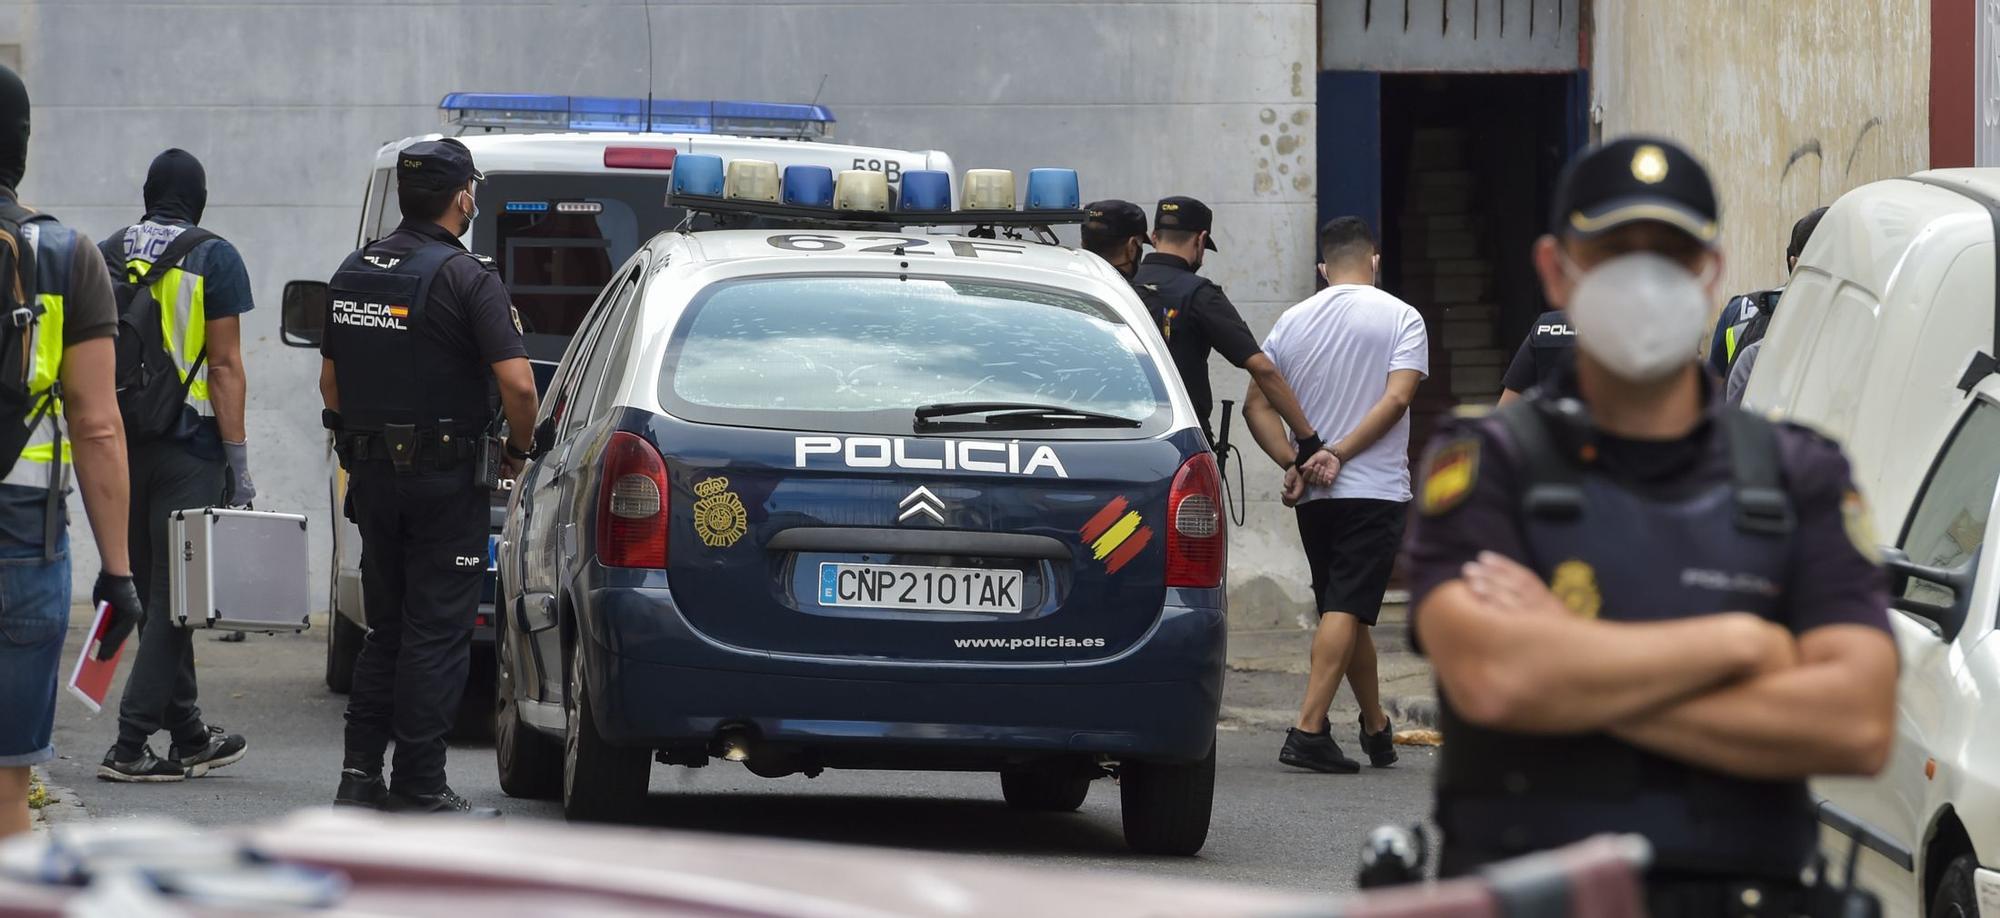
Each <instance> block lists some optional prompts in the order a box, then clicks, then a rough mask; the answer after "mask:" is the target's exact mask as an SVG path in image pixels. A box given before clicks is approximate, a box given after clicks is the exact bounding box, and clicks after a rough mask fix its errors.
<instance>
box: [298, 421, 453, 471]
mask: <svg viewBox="0 0 2000 918" xmlns="http://www.w3.org/2000/svg"><path fill="white" fill-rule="evenodd" d="M480 433H481V431H480V429H479V428H477V427H473V428H466V427H463V426H455V425H452V424H451V423H450V422H441V423H439V424H437V425H434V426H431V427H418V426H417V425H415V424H384V425H383V426H382V429H380V430H369V431H355V430H343V431H340V432H338V433H336V434H334V438H333V451H334V453H335V454H337V455H338V456H339V457H340V467H341V468H343V469H346V470H348V471H350V472H351V471H353V470H354V468H355V466H357V465H359V464H361V463H364V462H387V463H389V464H390V465H391V466H394V467H395V469H396V473H397V474H399V475H411V474H418V473H435V472H450V471H454V470H456V469H459V468H461V467H463V466H465V465H466V463H468V462H469V461H471V460H472V459H474V458H477V457H480V456H482V455H484V454H485V452H486V449H485V446H484V444H483V443H482V442H481V440H482V438H481V436H480Z"/></svg>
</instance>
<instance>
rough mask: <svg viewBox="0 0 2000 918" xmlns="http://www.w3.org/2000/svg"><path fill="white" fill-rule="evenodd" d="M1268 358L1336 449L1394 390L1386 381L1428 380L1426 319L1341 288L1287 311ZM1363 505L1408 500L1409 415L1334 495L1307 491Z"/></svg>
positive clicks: (1339, 480)
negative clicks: (1395, 377) (1398, 376)
mask: <svg viewBox="0 0 2000 918" xmlns="http://www.w3.org/2000/svg"><path fill="white" fill-rule="evenodd" d="M1264 353H1265V354H1267V355H1269V356H1270V358H1271V362H1272V363H1275V364H1277V365H1278V372H1280V373H1283V374H1284V376H1285V381H1286V382H1288V383H1290V384H1291V386H1292V391H1293V392H1296V393H1298V396H1299V407H1300V408H1302V409H1304V410H1305V413H1306V420H1309V421H1311V422H1312V424H1313V429H1314V430H1315V431H1317V432H1318V433H1319V435H1320V436H1321V437H1324V438H1325V439H1326V442H1327V445H1329V446H1331V445H1333V444H1335V443H1338V442H1340V439H1341V438H1342V437H1345V436H1347V435H1348V434H1349V433H1351V432H1352V431H1353V430H1354V428H1355V427H1356V426H1358V425H1360V423H1361V419H1362V418H1364V417H1367V415H1368V409H1370V408H1373V407H1375V403H1376V402H1379V401H1381V400H1382V395H1383V394H1384V393H1385V392H1387V391H1388V390H1389V374H1390V373H1392V372H1394V371H1396V370H1415V371H1417V372H1418V373H1420V374H1422V375H1424V376H1429V375H1430V371H1431V361H1430V343H1429V337H1428V336H1427V335H1426V334H1425V331H1424V317H1423V316H1421V315H1419V314H1418V313H1417V310H1416V309H1415V308H1414V307H1412V306H1411V305H1410V304H1408V303H1405V302H1403V301H1402V300H1399V299H1397V298H1396V297H1394V296H1392V295H1390V294H1389V293H1387V292H1385V291H1383V290H1381V289H1379V288H1376V287H1370V286H1364V285H1358V284H1341V285H1339V286H1334V287H1328V288H1326V289H1325V290H1321V291H1320V292H1318V293H1316V294H1313V296H1312V297H1311V298H1310V299H1307V300H1306V301H1305V302H1303V303H1300V304H1298V305H1297V306H1293V307H1292V308H1290V309H1287V310H1285V314H1284V315H1282V316H1279V317H1278V323H1277V324H1276V325H1273V326H1272V327H1271V334H1270V335H1268V336H1266V337H1265V338H1264ZM1329 497H1340V498H1348V497H1365V498H1373V499H1376V500H1394V501H1407V500H1409V499H1410V415H1409V412H1404V413H1403V416H1402V417H1401V418H1398V419H1397V420H1396V426H1395V427H1393V428H1390V430H1389V432H1388V433H1387V434H1384V435H1383V437H1382V439H1380V440H1377V441H1375V445H1373V446H1370V447H1369V448H1368V449H1366V450H1364V451H1362V453H1361V455H1359V456H1355V457H1353V458H1352V459H1349V460H1348V461H1347V463H1346V464H1345V465H1343V466H1342V467H1341V469H1340V475H1339V476H1338V477H1336V478H1335V479H1334V480H1333V485H1332V486H1331V487H1325V488H1310V489H1308V490H1307V491H1306V499H1307V500H1320V499H1323V498H1329Z"/></svg>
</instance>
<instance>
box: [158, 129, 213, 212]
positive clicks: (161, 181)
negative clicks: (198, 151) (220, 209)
mask: <svg viewBox="0 0 2000 918" xmlns="http://www.w3.org/2000/svg"><path fill="white" fill-rule="evenodd" d="M206 206H208V173H207V172H205V171H203V170H202V168H201V160H198V159H195V158H194V154H193V153H189V152H188V151H186V150H182V149H180V148H178V147H176V148H174V149H172V150H168V151H167V152H165V153H162V154H160V155H158V156H155V157H153V167H152V168H151V169H147V170H146V219H148V220H152V221H154V222H156V223H166V222H176V223H200V222H201V211H202V208H204V207H206Z"/></svg>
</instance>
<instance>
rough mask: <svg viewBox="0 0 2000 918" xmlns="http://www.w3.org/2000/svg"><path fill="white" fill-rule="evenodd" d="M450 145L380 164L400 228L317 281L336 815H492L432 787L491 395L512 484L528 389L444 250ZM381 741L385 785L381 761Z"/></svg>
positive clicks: (451, 223) (512, 319) (487, 495)
mask: <svg viewBox="0 0 2000 918" xmlns="http://www.w3.org/2000/svg"><path fill="white" fill-rule="evenodd" d="M484 178H485V177H484V176H482V175H481V174H480V173H479V171H478V170H477V169H474V168H473V165H472V154H471V152H470V151H468V150H467V149H466V148H465V145H464V144H462V143H460V142H458V141H457V140H454V139H450V138H446V139H443V140H432V141H420V142H418V143H414V144H411V145H410V146H408V147H405V148H404V149H403V151H402V152H401V153H399V154H398V155H397V157H396V183H397V187H396V197H397V202H398V204H399V205H400V206H401V207H402V212H403V222H402V223H401V225H399V226H397V227H396V230H395V231H394V232H392V233H390V234H389V235H388V236H387V237H385V238H383V239H382V240H380V241H378V242H373V243H370V244H368V245H366V246H363V247H362V248H361V249H360V250H359V251H357V252H355V253H354V254H352V255H349V256H348V257H347V260H346V261H345V262H343V263H342V264H341V266H340V270H339V271H338V272H337V273H335V274H334V277H333V283H332V284H331V287H332V297H331V306H330V309H329V311H328V315H327V323H326V335H325V341H324V343H323V344H322V345H321V355H322V357H323V358H324V359H323V360H322V362H321V367H320V394H321V395H322V397H323V398H324V399H325V401H326V412H325V423H326V426H327V427H328V428H329V429H331V430H332V431H333V435H334V442H335V446H336V449H337V451H338V452H339V454H340V461H341V466H342V467H343V468H345V469H346V470H347V473H348V491H347V499H348V515H349V518H350V519H352V520H353V521H354V522H355V524H356V526H357V527H358V528H359V529H360V531H361V571H362V591H363V605H364V607H365V608H366V610H367V615H368V627H369V632H368V640H367V642H366V643H365V644H363V645H362V650H361V656H360V659H359V660H357V661H356V663H355V666H354V688H353V691H352V694H351V695H350V696H349V698H348V704H347V737H346V759H345V761H344V762H343V764H342V767H341V773H340V787H339V790H338V791H337V792H336V794H335V798H334V802H335V804H336V805H349V806H362V807H370V808H378V809H388V810H395V811H403V812H459V813H470V814H474V815H495V814H496V811H493V810H488V809H482V808H475V807H473V806H471V805H470V804H468V803H467V802H466V801H465V799H464V798H462V797H460V796H459V795H458V794H456V793H454V792H453V791H452V789H451V788H450V786H448V785H447V784H446V783H445V770H444V762H445V735H446V734H447V733H449V732H450V730H451V726H452V718H453V717H454V715H455V714H456V712H457V710H458V706H459V700H460V696H461V695H462V694H463V693H464V691H465V680H466V670H467V667H468V666H469V664H470V662H471V645H472V626H473V617H474V615H475V614H476V612H477V609H478V605H479V591H480V586H481V584H482V583H483V582H484V580H485V578H486V550H487V545H486V540H487V531H488V525H489V520H488V507H489V506H490V499H491V490H490V489H491V487H492V482H491V480H490V479H488V477H487V474H486V472H485V466H486V465H487V448H488V443H489V441H488V440H486V439H485V437H484V436H483V434H484V433H485V432H486V431H488V430H491V429H492V422H493V419H494V417H495V407H494V401H495V399H494V391H495V389H496V386H497V390H498V401H499V405H500V407H501V409H502V411H503V413H504V416H505V418H506V421H507V425H508V429H509V430H510V431H511V433H510V435H509V438H508V439H507V441H506V442H505V444H504V450H505V456H506V459H505V462H504V463H503V464H504V465H505V466H506V467H505V468H504V469H503V470H502V472H501V474H503V475H507V476H510V477H511V474H512V472H513V471H514V470H515V469H516V468H518V464H519V463H520V462H521V461H523V460H525V459H527V458H528V457H529V449H530V446H531V444H532V436H533V434H532V431H533V429H534V417H535V411H536V404H535V380H534V373H533V371H532V370H531V369H530V368H529V365H528V359H527V351H526V348H525V347H524V346H523V344H522V341H521V327H520V320H519V318H518V316H516V314H515V313H514V308H513V305H512V303H511V302H510V301H509V300H508V297H507V290H506V288H505V287H504V286H503V285H502V284H501V282H500V277H499V275H498V274H497V273H495V271H494V268H493V263H492V261H491V260H490V259H487V258H484V257H481V256H478V255H473V254H471V253H469V252H467V251H466V250H465V246H464V245H463V244H462V243H460V241H459V240H460V238H461V237H463V236H464V235H465V234H466V233H467V232H469V231H470V230H471V227H472V221H473V218H474V217H475V216H476V215H477V214H478V203H477V200H478V198H477V194H476V187H477V183H478V182H480V181H481V180H483V179H484ZM391 740H394V741H395V744H396V756H395V763H394V764H395V768H394V771H393V781H394V783H393V785H392V784H391V783H389V782H388V781H385V780H384V778H383V775H382V765H383V757H384V756H385V755H386V753H387V749H388V746H389V743H390V741H391Z"/></svg>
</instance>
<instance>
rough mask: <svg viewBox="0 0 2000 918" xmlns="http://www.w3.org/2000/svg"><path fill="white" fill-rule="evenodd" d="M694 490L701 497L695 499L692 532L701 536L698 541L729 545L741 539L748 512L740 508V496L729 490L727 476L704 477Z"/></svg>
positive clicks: (717, 546)
mask: <svg viewBox="0 0 2000 918" xmlns="http://www.w3.org/2000/svg"><path fill="white" fill-rule="evenodd" d="M694 493H695V494H697V495H699V496H700V497H701V499H700V500H698V501H695V502H694V534H695V535H698V536H700V537H701V544H703V545H706V546H708V547H710V548H728V547H729V546H731V545H734V544H736V540H737V539H740V538H743V531H744V529H746V528H747V526H748V522H749V519H748V516H749V515H748V514H747V513H745V512H744V510H743V499H742V498H740V497H737V496H736V492H734V491H731V490H729V479H727V478H723V477H721V476H717V477H714V478H709V479H705V480H703V481H701V482H699V483H697V484H696V485H695V486H694Z"/></svg>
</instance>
